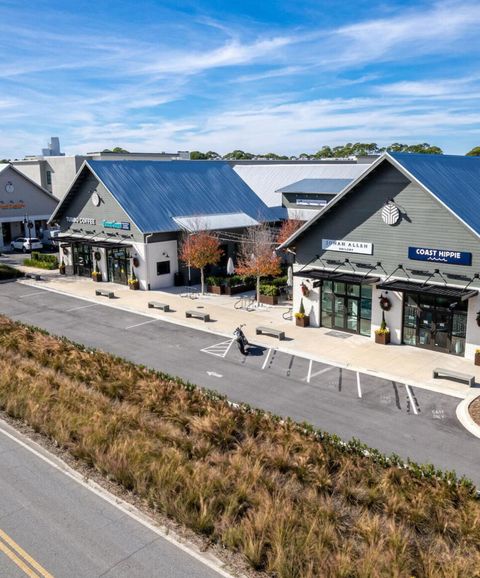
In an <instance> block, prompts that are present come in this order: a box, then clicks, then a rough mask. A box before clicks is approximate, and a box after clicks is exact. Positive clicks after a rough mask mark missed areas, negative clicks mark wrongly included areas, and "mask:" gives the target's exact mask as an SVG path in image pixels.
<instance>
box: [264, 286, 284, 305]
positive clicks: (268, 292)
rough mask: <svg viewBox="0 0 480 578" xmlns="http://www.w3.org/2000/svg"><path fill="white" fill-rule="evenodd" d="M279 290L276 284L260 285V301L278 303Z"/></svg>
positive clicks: (270, 303)
mask: <svg viewBox="0 0 480 578" xmlns="http://www.w3.org/2000/svg"><path fill="white" fill-rule="evenodd" d="M279 294H280V290H279V289H278V287H277V286H276V285H260V303H264V304H265V305H278V296H279Z"/></svg>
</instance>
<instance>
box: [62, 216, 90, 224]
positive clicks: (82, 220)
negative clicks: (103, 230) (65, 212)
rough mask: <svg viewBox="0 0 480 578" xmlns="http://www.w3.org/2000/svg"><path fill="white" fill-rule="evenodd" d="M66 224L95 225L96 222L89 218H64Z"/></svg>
mask: <svg viewBox="0 0 480 578" xmlns="http://www.w3.org/2000/svg"><path fill="white" fill-rule="evenodd" d="M66 221H67V223H77V224H79V225H96V223H97V221H96V220H95V219H91V218H90V217H66Z"/></svg>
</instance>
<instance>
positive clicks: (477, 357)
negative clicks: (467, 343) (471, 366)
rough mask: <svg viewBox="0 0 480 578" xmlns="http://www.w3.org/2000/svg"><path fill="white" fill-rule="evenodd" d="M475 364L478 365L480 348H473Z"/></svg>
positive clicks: (479, 363) (479, 362)
mask: <svg viewBox="0 0 480 578" xmlns="http://www.w3.org/2000/svg"><path fill="white" fill-rule="evenodd" d="M475 365H480V349H475Z"/></svg>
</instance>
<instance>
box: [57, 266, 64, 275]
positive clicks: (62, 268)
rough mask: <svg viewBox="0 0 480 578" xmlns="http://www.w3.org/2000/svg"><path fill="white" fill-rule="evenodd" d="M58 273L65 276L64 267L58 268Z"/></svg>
mask: <svg viewBox="0 0 480 578" xmlns="http://www.w3.org/2000/svg"><path fill="white" fill-rule="evenodd" d="M58 272H59V273H60V275H65V267H60V268H59V269H58Z"/></svg>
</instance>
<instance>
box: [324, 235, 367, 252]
mask: <svg viewBox="0 0 480 578" xmlns="http://www.w3.org/2000/svg"><path fill="white" fill-rule="evenodd" d="M322 249H323V250H325V251H341V252H343V253H359V254H361V255H372V254H373V243H365V242H364V241H345V240H344V239H322Z"/></svg>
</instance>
